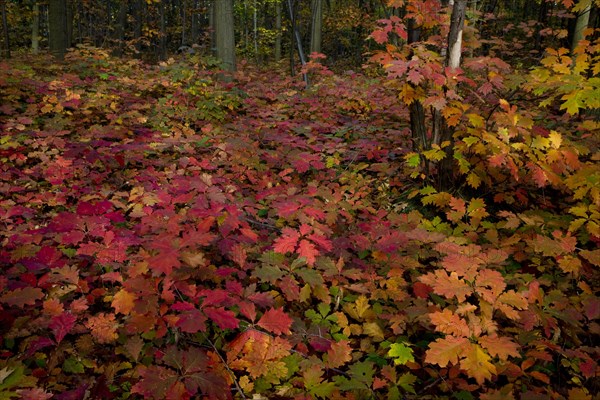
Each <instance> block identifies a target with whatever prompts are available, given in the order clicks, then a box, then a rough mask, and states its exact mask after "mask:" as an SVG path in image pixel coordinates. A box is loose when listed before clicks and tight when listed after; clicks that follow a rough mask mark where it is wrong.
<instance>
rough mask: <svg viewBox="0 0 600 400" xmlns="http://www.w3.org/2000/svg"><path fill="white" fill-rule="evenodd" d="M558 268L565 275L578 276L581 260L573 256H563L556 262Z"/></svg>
mask: <svg viewBox="0 0 600 400" xmlns="http://www.w3.org/2000/svg"><path fill="white" fill-rule="evenodd" d="M558 266H559V267H560V269H562V270H563V271H564V272H566V273H573V274H574V275H579V270H580V269H581V260H580V259H579V258H576V257H573V256H564V257H563V258H561V259H559V260H558Z"/></svg>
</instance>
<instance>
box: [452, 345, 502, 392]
mask: <svg viewBox="0 0 600 400" xmlns="http://www.w3.org/2000/svg"><path fill="white" fill-rule="evenodd" d="M460 368H461V369H463V370H464V371H465V372H466V373H467V375H469V376H470V377H472V378H475V380H476V381H477V383H478V384H480V385H483V383H484V381H485V380H486V379H491V378H492V375H494V374H496V367H495V366H494V364H492V363H490V356H489V355H487V354H486V353H485V352H484V351H483V349H482V348H481V347H480V346H479V345H478V344H471V345H470V349H469V351H467V353H466V357H465V358H464V359H462V360H461V361H460Z"/></svg>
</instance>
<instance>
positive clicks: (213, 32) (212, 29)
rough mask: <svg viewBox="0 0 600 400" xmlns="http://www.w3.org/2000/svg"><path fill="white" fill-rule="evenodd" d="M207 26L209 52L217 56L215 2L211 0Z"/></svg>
mask: <svg viewBox="0 0 600 400" xmlns="http://www.w3.org/2000/svg"><path fill="white" fill-rule="evenodd" d="M208 26H209V27H210V28H209V29H210V53H211V54H212V55H213V56H215V57H216V56H217V29H216V26H215V4H214V3H213V2H212V1H211V2H210V3H209V6H208Z"/></svg>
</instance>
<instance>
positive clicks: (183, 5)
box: [179, 0, 191, 46]
mask: <svg viewBox="0 0 600 400" xmlns="http://www.w3.org/2000/svg"><path fill="white" fill-rule="evenodd" d="M187 3H188V2H187V1H186V0H181V1H180V7H179V8H180V12H179V15H180V18H181V44H180V45H181V46H186V45H187V43H186V40H187V37H186V33H187V31H186V29H187V28H186V24H187ZM190 45H191V43H190Z"/></svg>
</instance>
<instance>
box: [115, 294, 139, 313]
mask: <svg viewBox="0 0 600 400" xmlns="http://www.w3.org/2000/svg"><path fill="white" fill-rule="evenodd" d="M135 299H136V297H135V295H133V294H132V293H131V292H128V291H127V290H125V289H121V290H119V291H118V292H117V293H116V294H115V295H114V297H113V301H112V304H111V305H112V307H113V308H114V309H115V312H116V313H121V314H124V315H128V314H129V313H130V312H131V310H133V307H135Z"/></svg>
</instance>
